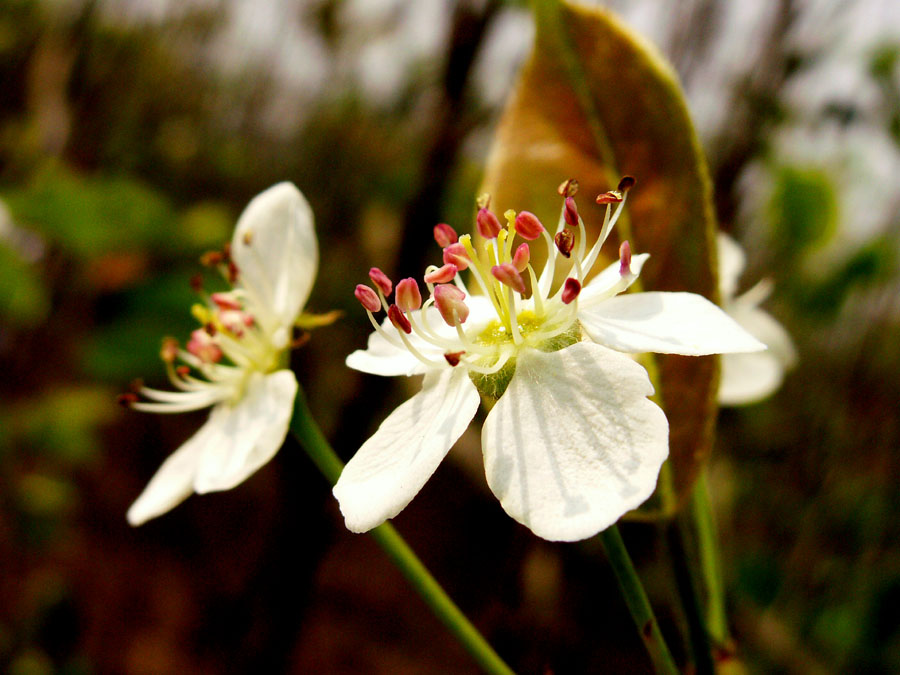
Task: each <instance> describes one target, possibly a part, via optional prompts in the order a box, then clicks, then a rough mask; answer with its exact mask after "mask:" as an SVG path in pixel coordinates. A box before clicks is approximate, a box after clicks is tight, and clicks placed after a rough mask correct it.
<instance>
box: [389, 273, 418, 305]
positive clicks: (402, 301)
mask: <svg viewBox="0 0 900 675" xmlns="http://www.w3.org/2000/svg"><path fill="white" fill-rule="evenodd" d="M394 297H395V299H396V300H397V306H398V307H399V308H400V309H402V310H403V311H404V312H411V311H412V310H414V309H419V307H421V306H422V294H421V293H420V292H419V284H417V283H416V280H415V279H413V278H412V277H409V278H407V279H402V280H401V281H399V282H398V283H397V294H396V295H395V296H394Z"/></svg>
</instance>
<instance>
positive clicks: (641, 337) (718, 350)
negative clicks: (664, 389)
mask: <svg viewBox="0 0 900 675" xmlns="http://www.w3.org/2000/svg"><path fill="white" fill-rule="evenodd" d="M578 319H579V320H580V321H581V325H582V326H583V327H584V329H585V331H586V332H587V334H588V335H589V336H590V337H591V339H592V340H594V342H597V343H599V344H602V345H606V346H607V347H611V348H613V349H617V350H619V351H621V352H633V353H640V352H659V353H662V354H685V355H688V356H701V355H704V354H727V353H736V352H756V351H761V350H763V349H765V348H766V347H765V345H764V344H762V343H761V342H759V341H758V340H756V339H755V338H754V337H753V336H751V335H750V334H749V333H747V331H745V330H744V329H743V328H741V327H740V326H739V325H738V324H737V322H735V321H734V319H732V318H731V317H729V316H728V315H727V314H726V313H725V312H723V311H722V310H721V309H720V308H718V307H717V306H716V305H714V304H713V303H711V302H710V301H709V300H707V299H706V298H704V297H702V296H700V295H696V294H694V293H661V292H651V293H630V294H626V295H617V296H616V297H614V298H609V299H608V300H604V301H603V302H601V303H599V304H598V305H595V306H594V307H589V308H586V309H580V310H579V312H578Z"/></svg>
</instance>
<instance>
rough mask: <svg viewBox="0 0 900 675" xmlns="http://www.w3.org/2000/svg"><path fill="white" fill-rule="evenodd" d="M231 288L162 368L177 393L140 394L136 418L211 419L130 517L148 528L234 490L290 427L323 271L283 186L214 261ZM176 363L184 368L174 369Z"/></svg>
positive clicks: (308, 224)
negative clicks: (297, 350) (294, 356)
mask: <svg viewBox="0 0 900 675" xmlns="http://www.w3.org/2000/svg"><path fill="white" fill-rule="evenodd" d="M207 262H208V263H210V264H212V265H214V266H217V267H219V269H220V270H221V271H222V273H223V274H224V276H225V277H226V278H227V279H228V281H229V282H230V283H231V284H232V286H233V288H232V289H231V290H230V291H228V292H225V293H213V294H212V295H211V296H209V298H208V301H207V304H206V305H196V306H195V307H194V315H195V317H196V318H197V319H198V320H199V322H200V324H201V328H198V329H197V330H195V331H194V332H193V333H192V334H191V339H190V341H189V342H188V343H187V345H186V347H185V349H181V348H179V346H178V344H177V342H176V341H175V340H174V339H171V338H169V339H167V340H166V341H165V342H164V344H163V349H162V358H163V361H164V362H165V364H166V369H167V371H168V374H169V379H170V380H171V382H172V384H173V386H174V387H175V388H176V389H178V391H175V392H172V391H160V390H157V389H150V388H147V387H141V388H140V389H139V390H138V391H137V394H139V395H140V396H141V397H143V399H146V400H143V401H141V400H138V397H137V396H135V395H127V394H126V395H125V397H123V400H124V401H125V402H127V403H128V405H129V406H130V407H132V408H134V409H136V410H143V411H146V412H159V413H177V412H186V411H189V410H198V409H201V408H207V407H209V406H212V411H211V412H210V415H209V419H208V420H207V421H206V423H205V424H204V425H203V426H202V427H200V430H199V431H197V433H195V434H194V435H193V436H191V438H189V439H188V440H187V441H186V442H185V443H184V444H183V445H182V446H181V447H180V448H178V450H176V451H175V452H174V454H172V455H171V456H170V457H169V458H168V459H167V460H166V461H165V462H164V463H163V465H162V467H161V468H160V469H159V471H158V472H157V473H156V475H155V476H154V477H153V478H152V479H151V481H150V483H149V484H148V485H147V487H146V489H145V490H144V491H143V493H141V495H140V497H138V499H137V501H135V502H134V504H132V506H131V508H130V509H129V510H128V522H129V523H131V524H132V525H140V524H142V523H144V522H146V521H147V520H149V519H151V518H155V517H156V516H159V515H161V514H163V513H165V512H166V511H168V510H170V509H171V508H173V507H174V506H176V505H178V504H179V503H180V502H182V501H183V500H184V499H185V498H187V497H188V496H189V495H190V494H191V493H193V492H197V493H204V492H212V491H216V490H228V489H230V488H233V487H235V486H236V485H238V484H239V483H241V482H242V481H243V480H244V479H246V478H247V477H248V476H250V475H251V474H252V473H253V472H255V471H256V470H257V469H259V468H260V467H261V466H262V465H264V464H265V463H266V462H268V461H269V460H270V459H271V458H272V457H273V456H274V455H275V453H276V452H277V451H278V449H279V448H280V447H281V444H282V442H283V441H284V437H285V435H286V434H287V429H288V423H289V422H290V419H291V413H292V410H293V403H294V397H295V396H296V393H297V380H296V378H295V377H294V374H293V373H292V372H291V371H290V370H289V369H287V367H286V366H287V359H286V356H287V354H286V352H287V350H288V348H289V347H290V340H291V335H292V331H293V327H294V324H295V322H296V321H297V318H298V316H299V315H300V311H301V310H302V309H303V305H304V304H305V303H306V300H307V298H308V297H309V292H310V290H311V289H312V285H313V281H314V280H315V276H316V270H317V268H318V264H319V252H318V245H317V243H316V236H315V231H314V229H313V214H312V210H311V209H310V207H309V204H308V203H307V202H306V199H305V198H304V197H303V195H302V194H301V193H300V191H299V190H298V189H297V188H296V187H294V186H293V185H292V184H291V183H279V184H278V185H275V186H274V187H271V188H269V189H268V190H266V191H265V192H263V193H262V194H260V195H258V196H256V197H255V198H254V199H253V200H252V201H251V202H250V204H248V205H247V208H246V209H245V210H244V212H243V214H241V217H240V219H239V220H238V223H237V227H236V228H235V231H234V236H233V238H232V241H231V246H230V248H229V249H226V251H225V252H223V253H221V254H219V253H214V254H209V255H208V256H207ZM176 359H180V360H181V361H182V362H183V364H184V365H181V366H176V365H175V361H176Z"/></svg>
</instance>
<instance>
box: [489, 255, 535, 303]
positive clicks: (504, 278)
mask: <svg viewBox="0 0 900 675" xmlns="http://www.w3.org/2000/svg"><path fill="white" fill-rule="evenodd" d="M491 274H493V275H494V278H495V279H496V280H497V281H499V282H500V283H501V284H504V285H506V286H508V287H510V288H512V289H513V290H514V291H516V293H518V294H519V295H525V293H526V290H527V289H526V288H525V281H524V280H523V279H522V275H521V274H519V270H517V269H516V266H515V265H513V264H512V263H503V264H502V265H494V266H493V267H492V268H491Z"/></svg>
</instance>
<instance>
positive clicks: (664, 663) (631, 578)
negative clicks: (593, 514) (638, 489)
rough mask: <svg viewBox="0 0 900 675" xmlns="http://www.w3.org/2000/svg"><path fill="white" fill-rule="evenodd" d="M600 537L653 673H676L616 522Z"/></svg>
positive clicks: (670, 674)
mask: <svg viewBox="0 0 900 675" xmlns="http://www.w3.org/2000/svg"><path fill="white" fill-rule="evenodd" d="M600 540H601V541H602V542H603V548H604V549H605V550H606V557H607V559H608V560H609V563H610V565H612V568H613V572H614V573H615V575H616V580H617V581H618V582H619V588H620V589H621V590H622V595H623V596H624V597H625V603H626V604H627V605H628V610H629V611H630V612H631V618H632V619H634V624H635V626H637V629H638V633H639V634H640V636H641V639H642V640H643V642H644V646H646V647H647V651H648V652H650V659H651V660H652V661H653V668H654V669H655V670H656V672H657V673H667V674H669V675H674V674H677V673H678V668H677V667H676V666H675V661H674V659H673V658H672V654H671V652H669V647H668V646H667V645H666V641H665V640H664V639H663V636H662V632H660V630H659V622H658V621H657V620H656V615H654V614H653V608H652V607H651V606H650V601H649V600H648V599H647V593H646V592H645V591H644V587H643V585H642V584H641V580H640V578H639V577H638V575H637V571H636V570H635V569H634V565H633V564H632V562H631V557H630V556H629V555H628V550H627V549H626V548H625V542H624V541H622V535H621V534H620V533H619V528H618V527H617V526H616V525H612V526H610V527H608V528H607V529H605V530H604V531H603V532H601V533H600Z"/></svg>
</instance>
